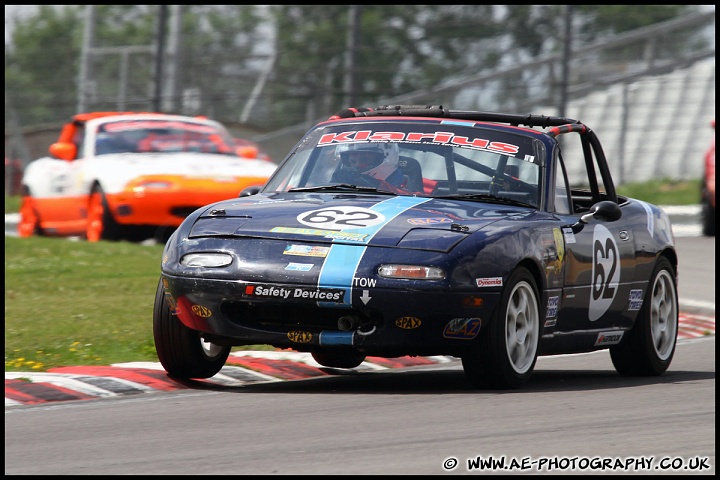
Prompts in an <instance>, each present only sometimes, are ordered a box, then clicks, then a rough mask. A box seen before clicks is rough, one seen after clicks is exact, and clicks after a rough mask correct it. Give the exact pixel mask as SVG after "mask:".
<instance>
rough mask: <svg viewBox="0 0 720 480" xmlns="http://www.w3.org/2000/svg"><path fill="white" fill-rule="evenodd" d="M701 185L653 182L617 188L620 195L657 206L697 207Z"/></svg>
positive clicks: (666, 181)
mask: <svg viewBox="0 0 720 480" xmlns="http://www.w3.org/2000/svg"><path fill="white" fill-rule="evenodd" d="M700 183H701V182H700V180H653V181H651V182H645V183H627V184H624V185H620V186H617V187H615V188H616V190H617V193H618V194H620V195H624V196H626V197H632V198H637V199H638V200H644V201H646V202H648V203H652V204H655V205H697V204H699V203H700Z"/></svg>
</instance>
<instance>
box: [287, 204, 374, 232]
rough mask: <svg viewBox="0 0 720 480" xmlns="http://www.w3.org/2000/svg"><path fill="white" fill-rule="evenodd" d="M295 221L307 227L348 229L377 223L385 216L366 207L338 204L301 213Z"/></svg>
mask: <svg viewBox="0 0 720 480" xmlns="http://www.w3.org/2000/svg"><path fill="white" fill-rule="evenodd" d="M297 221H298V222H300V223H302V224H303V225H307V226H309V227H316V228H329V229H340V230H348V229H353V228H366V227H372V226H375V225H378V224H380V223H383V222H384V221H385V216H384V215H382V214H381V213H378V212H375V211H373V210H370V209H368V208H362V207H351V206H340V207H333V208H321V209H320V210H312V211H310V212H305V213H301V214H300V215H298V216H297Z"/></svg>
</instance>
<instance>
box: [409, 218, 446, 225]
mask: <svg viewBox="0 0 720 480" xmlns="http://www.w3.org/2000/svg"><path fill="white" fill-rule="evenodd" d="M407 222H408V223H409V224H410V225H437V224H439V223H452V222H453V220H452V219H451V218H447V217H432V218H409V219H408V221H407Z"/></svg>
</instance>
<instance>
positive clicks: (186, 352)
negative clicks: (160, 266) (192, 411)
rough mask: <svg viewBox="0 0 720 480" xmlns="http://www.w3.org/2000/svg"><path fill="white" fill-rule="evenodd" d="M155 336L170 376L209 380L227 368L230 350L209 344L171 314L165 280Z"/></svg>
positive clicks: (157, 298) (160, 290)
mask: <svg viewBox="0 0 720 480" xmlns="http://www.w3.org/2000/svg"><path fill="white" fill-rule="evenodd" d="M153 337H154V339H155V350H156V351H157V355H158V359H159V360H160V363H161V364H162V366H163V367H164V368H165V371H167V373H168V374H170V375H173V376H175V377H180V378H210V377H212V376H213V375H215V374H216V373H218V372H219V371H220V369H221V368H222V367H223V365H225V362H226V361H227V358H228V355H230V347H223V346H220V345H215V344H213V343H210V342H207V341H205V340H203V339H202V338H201V337H200V332H198V331H196V330H192V329H190V328H188V327H186V326H185V325H183V323H182V322H181V321H180V319H179V318H177V316H175V315H173V314H172V313H171V312H170V305H169V304H168V302H167V299H166V297H165V291H164V289H163V286H162V279H161V280H160V282H158V286H157V292H156V293H155V306H154V308H153Z"/></svg>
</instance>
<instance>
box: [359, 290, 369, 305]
mask: <svg viewBox="0 0 720 480" xmlns="http://www.w3.org/2000/svg"><path fill="white" fill-rule="evenodd" d="M360 300H362V301H363V303H364V304H365V305H367V302H369V301H370V290H363V294H362V296H361V297H360Z"/></svg>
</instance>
